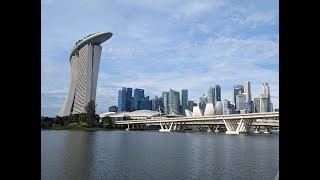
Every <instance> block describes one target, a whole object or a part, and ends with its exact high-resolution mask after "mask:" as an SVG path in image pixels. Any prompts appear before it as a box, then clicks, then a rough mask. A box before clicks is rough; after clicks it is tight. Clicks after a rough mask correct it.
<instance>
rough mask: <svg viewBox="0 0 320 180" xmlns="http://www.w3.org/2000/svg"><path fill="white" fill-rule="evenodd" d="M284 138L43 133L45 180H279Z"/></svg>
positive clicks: (80, 132)
mask: <svg viewBox="0 0 320 180" xmlns="http://www.w3.org/2000/svg"><path fill="white" fill-rule="evenodd" d="M278 166H279V135H225V134H223V133H221V134H218V135H215V134H213V133H207V132H203V133H200V132H190V133H178V132H174V133H160V132H157V131H61V130H59V131H53V130H44V131H42V132H41V177H42V179H93V180H95V179H148V180H149V179H183V180H184V179H236V180H240V179H273V178H274V176H275V175H276V173H277V170H278Z"/></svg>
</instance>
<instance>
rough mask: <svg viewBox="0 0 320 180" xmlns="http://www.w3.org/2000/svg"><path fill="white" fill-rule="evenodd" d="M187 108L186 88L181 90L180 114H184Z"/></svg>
mask: <svg viewBox="0 0 320 180" xmlns="http://www.w3.org/2000/svg"><path fill="white" fill-rule="evenodd" d="M186 109H188V90H187V89H182V91H181V114H183V115H186V113H185V110H186Z"/></svg>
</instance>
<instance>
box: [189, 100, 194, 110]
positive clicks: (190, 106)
mask: <svg viewBox="0 0 320 180" xmlns="http://www.w3.org/2000/svg"><path fill="white" fill-rule="evenodd" d="M193 106H194V102H193V101H188V109H189V111H191V112H192V111H193Z"/></svg>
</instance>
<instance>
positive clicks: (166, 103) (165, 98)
mask: <svg viewBox="0 0 320 180" xmlns="http://www.w3.org/2000/svg"><path fill="white" fill-rule="evenodd" d="M162 99H163V112H164V113H165V114H169V112H170V110H169V92H163V93H162Z"/></svg>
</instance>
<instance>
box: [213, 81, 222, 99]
mask: <svg viewBox="0 0 320 180" xmlns="http://www.w3.org/2000/svg"><path fill="white" fill-rule="evenodd" d="M213 94H214V103H217V101H221V88H220V85H214V86H213Z"/></svg>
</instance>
